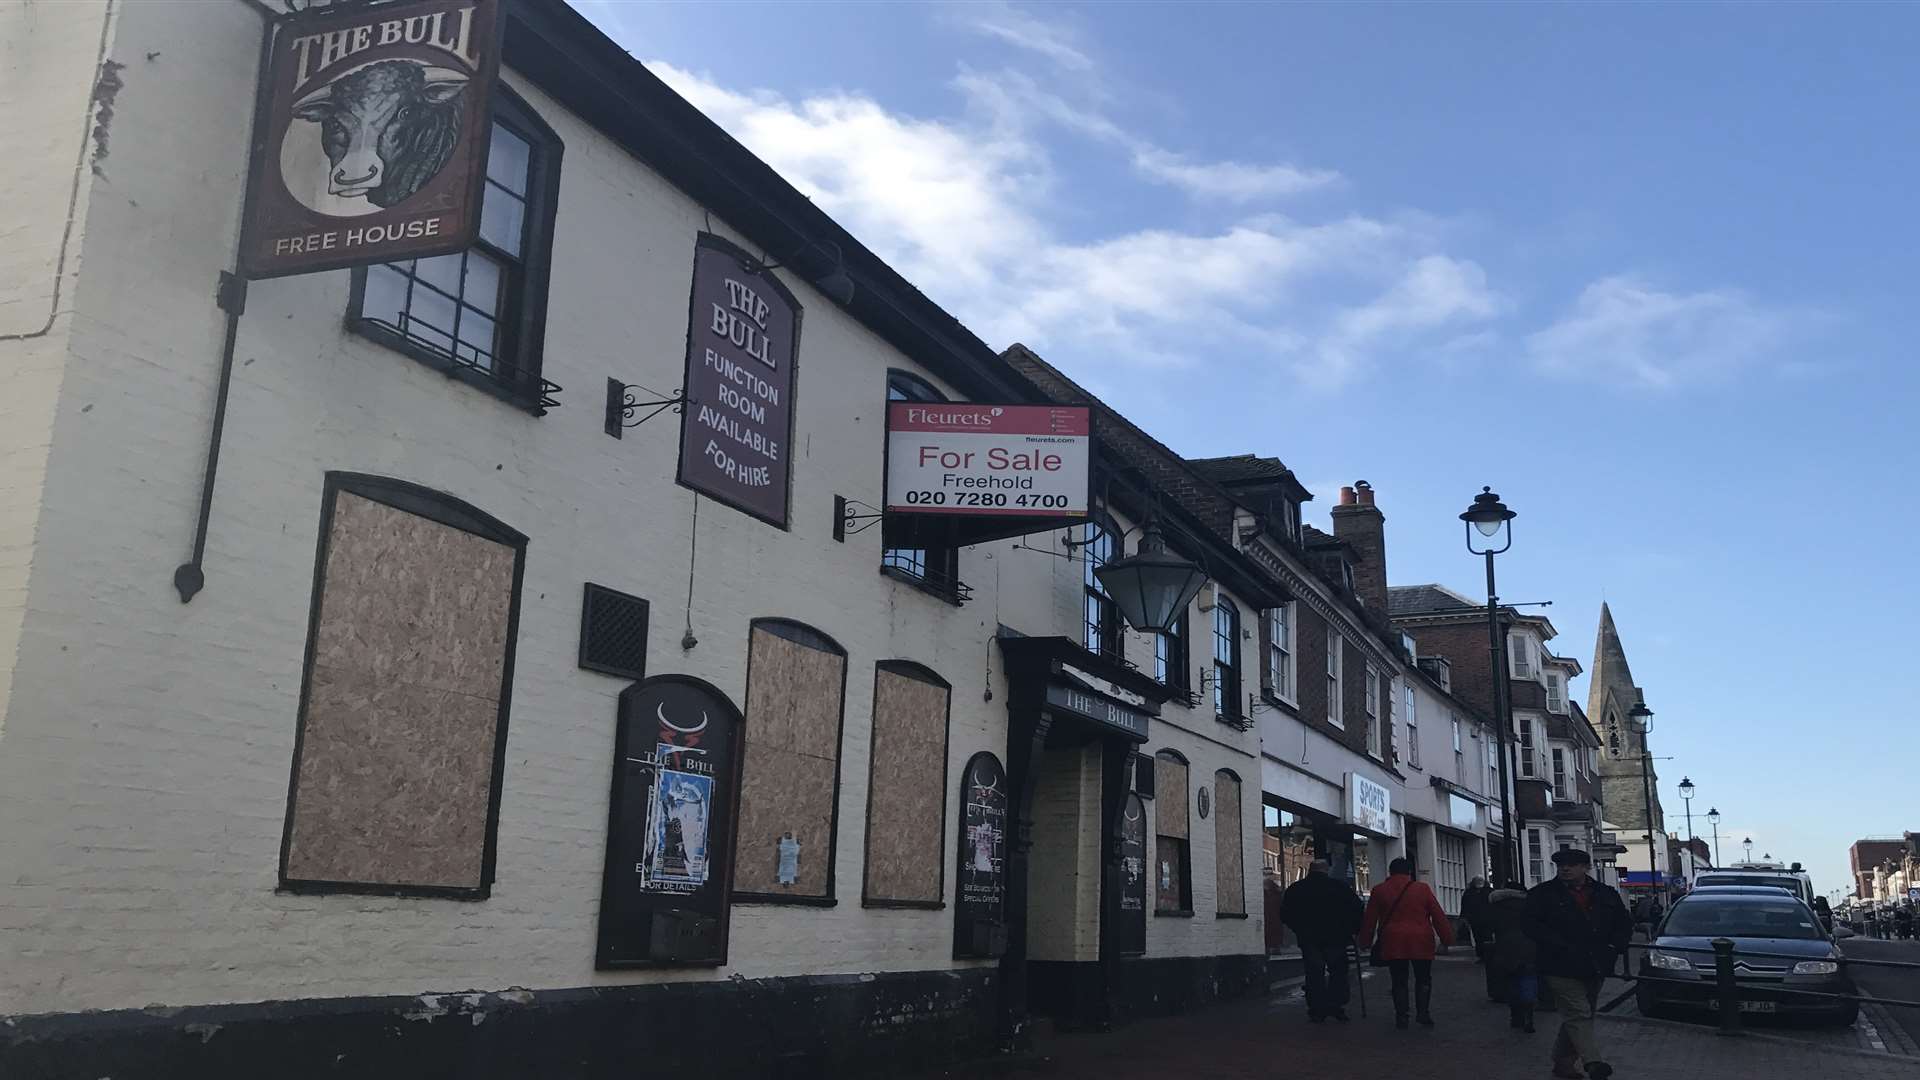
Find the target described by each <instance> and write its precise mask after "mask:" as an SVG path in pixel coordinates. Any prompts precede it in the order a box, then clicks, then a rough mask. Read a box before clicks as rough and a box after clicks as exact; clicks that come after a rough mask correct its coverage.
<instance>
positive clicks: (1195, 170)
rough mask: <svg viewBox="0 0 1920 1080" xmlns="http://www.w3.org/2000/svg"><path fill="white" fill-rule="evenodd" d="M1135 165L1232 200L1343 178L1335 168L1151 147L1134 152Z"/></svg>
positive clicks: (1277, 193) (1187, 187)
mask: <svg viewBox="0 0 1920 1080" xmlns="http://www.w3.org/2000/svg"><path fill="white" fill-rule="evenodd" d="M1133 165H1134V168H1136V169H1139V170H1140V171H1141V172H1142V173H1144V174H1145V175H1147V176H1148V177H1150V178H1152V179H1154V180H1158V181H1160V182H1162V183H1167V184H1172V185H1174V186H1175V187H1179V188H1184V189H1185V190H1187V191H1188V192H1191V193H1192V194H1194V195H1199V196H1202V197H1210V198H1220V199H1227V200H1229V201H1232V202H1247V201H1250V200H1253V199H1262V198H1277V197H1280V196H1284V195H1297V194H1299V193H1300V192H1303V191H1311V190H1313V189H1314V188H1321V187H1326V186H1328V185H1329V184H1333V183H1336V182H1338V181H1339V179H1340V174H1339V173H1337V172H1334V171H1333V170H1331V169H1301V168H1296V167H1295V166H1292V165H1248V164H1245V163H1244V162H1239V161H1214V162H1203V163H1194V162H1190V161H1187V160H1186V159H1184V158H1182V157H1181V156H1180V155H1178V154H1174V153H1170V152H1168V151H1166V150H1161V149H1158V148H1156V147H1148V146H1143V147H1140V148H1138V149H1136V150H1135V151H1134V155H1133Z"/></svg>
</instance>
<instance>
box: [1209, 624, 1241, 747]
mask: <svg viewBox="0 0 1920 1080" xmlns="http://www.w3.org/2000/svg"><path fill="white" fill-rule="evenodd" d="M1243 708H1244V706H1242V705H1241V703H1240V609H1239V608H1238V607H1235V606H1234V603H1233V601H1231V600H1229V599H1227V598H1226V597H1224V596H1223V597H1221V598H1220V599H1219V602H1218V603H1216V604H1214V606H1213V712H1214V715H1215V716H1218V717H1219V718H1220V719H1222V720H1238V719H1240V713H1241V710H1242V709H1243Z"/></svg>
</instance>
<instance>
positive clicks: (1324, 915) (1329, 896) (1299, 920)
mask: <svg viewBox="0 0 1920 1080" xmlns="http://www.w3.org/2000/svg"><path fill="white" fill-rule="evenodd" d="M1327 868H1328V866H1327V860H1325V859H1315V860H1313V862H1312V863H1310V864H1308V866H1307V876H1306V877H1303V878H1301V879H1300V880H1299V881H1296V882H1294V883H1293V884H1291V885H1289V886H1287V891H1286V892H1284V893H1282V894H1281V896H1280V919H1281V921H1282V922H1284V923H1285V924H1286V926H1287V929H1289V930H1291V931H1293V936H1294V938H1295V939H1296V940H1298V941H1299V942H1300V958H1301V959H1302V960H1304V961H1306V965H1307V1019H1308V1020H1311V1021H1313V1022H1314V1023H1316V1024H1318V1023H1322V1022H1324V1021H1325V1020H1326V1019H1327V1017H1329V1016H1331V1017H1333V1018H1334V1019H1335V1020H1338V1021H1340V1022H1341V1023H1343V1024H1344V1023H1346V1022H1347V1020H1348V1016H1347V1001H1348V998H1349V996H1350V994H1351V993H1352V988H1351V987H1350V986H1349V985H1348V984H1347V950H1348V949H1349V948H1351V947H1352V945H1353V935H1354V934H1355V933H1356V932H1357V931H1358V930H1359V929H1360V911H1361V905H1360V894H1359V893H1356V892H1354V891H1353V886H1351V885H1349V884H1347V883H1346V882H1344V881H1337V880H1335V879H1334V877H1333V876H1332V875H1331V874H1329V873H1327Z"/></svg>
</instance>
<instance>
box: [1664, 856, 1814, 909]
mask: <svg viewBox="0 0 1920 1080" xmlns="http://www.w3.org/2000/svg"><path fill="white" fill-rule="evenodd" d="M1693 884H1694V886H1695V887H1696V888H1698V887H1701V886H1708V885H1776V886H1778V887H1780V888H1782V889H1785V890H1787V891H1788V892H1790V893H1792V894H1793V895H1795V896H1797V897H1799V898H1800V901H1801V902H1802V903H1804V904H1807V905H1809V906H1811V905H1812V903H1813V897H1814V892H1813V879H1812V878H1810V877H1808V876H1807V875H1806V873H1805V872H1802V871H1794V870H1788V869H1786V868H1784V867H1780V868H1773V867H1760V866H1754V867H1730V868H1727V869H1716V870H1702V871H1701V872H1700V873H1699V874H1698V875H1696V876H1695V877H1694V879H1693Z"/></svg>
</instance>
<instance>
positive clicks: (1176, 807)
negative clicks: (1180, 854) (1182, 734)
mask: <svg viewBox="0 0 1920 1080" xmlns="http://www.w3.org/2000/svg"><path fill="white" fill-rule="evenodd" d="M1153 831H1154V833H1155V834H1156V835H1159V836H1172V837H1177V838H1179V839H1181V840H1185V839H1187V838H1188V835H1189V834H1188V823H1187V763H1186V762H1184V761H1180V760H1179V759H1177V758H1170V757H1160V758H1158V759H1156V760H1155V761H1154V763H1153Z"/></svg>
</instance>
